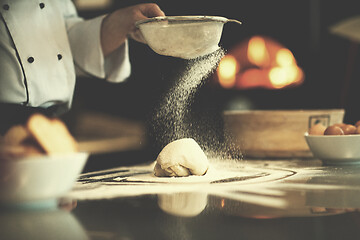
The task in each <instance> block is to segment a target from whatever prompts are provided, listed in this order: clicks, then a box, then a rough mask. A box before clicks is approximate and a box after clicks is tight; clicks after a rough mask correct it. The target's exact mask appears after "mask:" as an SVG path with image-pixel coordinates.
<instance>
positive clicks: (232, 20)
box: [227, 19, 242, 24]
mask: <svg viewBox="0 0 360 240" xmlns="http://www.w3.org/2000/svg"><path fill="white" fill-rule="evenodd" d="M227 22H233V23H238V24H242V22H240V21H239V20H236V19H228V20H227Z"/></svg>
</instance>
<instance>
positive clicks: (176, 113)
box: [152, 48, 225, 153]
mask: <svg viewBox="0 0 360 240" xmlns="http://www.w3.org/2000/svg"><path fill="white" fill-rule="evenodd" d="M224 55H225V51H224V49H222V48H219V49H218V50H216V51H215V52H213V53H211V54H209V55H206V56H204V57H199V58H196V59H192V60H189V61H188V62H187V65H186V67H185V70H184V71H183V72H182V74H181V75H180V76H179V77H178V78H177V79H175V81H174V83H173V85H172V86H171V87H170V89H169V90H168V92H167V93H166V94H165V95H164V97H163V99H161V101H160V105H159V106H158V108H157V109H156V111H155V115H154V116H153V119H152V120H153V123H152V127H153V131H154V133H155V136H154V137H155V140H156V142H157V144H159V145H160V146H161V147H164V146H165V145H167V144H168V143H170V142H172V141H175V140H177V139H183V138H193V139H194V140H195V141H196V142H197V143H199V145H200V146H201V147H202V148H203V149H204V151H206V152H207V153H210V152H214V151H215V152H219V151H218V150H219V148H220V145H221V144H220V143H214V141H213V139H214V136H213V134H214V132H213V131H212V130H213V129H212V128H213V126H206V125H207V122H201V123H200V124H199V123H197V124H195V121H194V117H193V115H192V112H191V105H192V103H193V101H194V97H195V94H196V92H197V91H198V89H199V88H200V87H201V86H202V85H203V84H204V83H205V82H206V79H207V78H208V77H209V76H210V74H212V73H213V72H214V70H215V69H216V67H217V66H218V64H219V62H220V60H221V59H222V57H223V56H224ZM204 129H205V130H204ZM215 145H217V146H215Z"/></svg>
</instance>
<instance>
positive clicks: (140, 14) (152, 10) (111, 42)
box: [101, 3, 165, 56]
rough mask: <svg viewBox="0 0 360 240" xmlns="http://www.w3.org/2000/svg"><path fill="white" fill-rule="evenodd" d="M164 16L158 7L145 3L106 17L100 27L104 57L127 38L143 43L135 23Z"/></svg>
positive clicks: (119, 10) (117, 11)
mask: <svg viewBox="0 0 360 240" xmlns="http://www.w3.org/2000/svg"><path fill="white" fill-rule="evenodd" d="M158 16H165V14H164V12H163V11H162V10H161V9H160V7H159V6H158V5H156V4H154V3H145V4H138V5H134V6H130V7H127V8H122V9H118V10H116V11H115V12H113V13H111V14H109V15H107V16H106V17H105V18H104V20H103V22H102V25H101V47H102V50H103V54H104V56H107V55H109V54H110V53H112V52H113V51H114V50H115V49H117V48H118V47H120V46H121V45H122V44H123V43H124V42H125V40H126V39H127V37H128V36H130V37H131V38H133V39H135V40H136V41H139V42H143V43H145V41H144V39H143V37H142V35H141V33H140V32H139V30H138V29H137V28H136V27H135V22H137V21H139V20H142V19H147V18H149V17H158Z"/></svg>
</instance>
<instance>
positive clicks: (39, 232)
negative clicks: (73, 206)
mask: <svg viewBox="0 0 360 240" xmlns="http://www.w3.org/2000/svg"><path fill="white" fill-rule="evenodd" d="M0 239H16V240H22V239H24V240H32V239H37V240H40V239H44V240H45V239H46V240H48V239H53V240H57V239H59V240H60V239H61V240H63V239H79V240H86V239H89V238H88V236H87V234H86V232H85V230H84V229H83V227H82V226H81V224H80V223H79V221H78V220H77V219H76V218H75V217H74V216H73V215H72V214H71V213H69V212H67V211H63V210H58V209H56V210H50V211H40V210H39V211H36V210H34V211H31V210H28V211H18V210H8V211H5V210H4V209H2V211H1V213H0Z"/></svg>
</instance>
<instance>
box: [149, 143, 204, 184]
mask: <svg viewBox="0 0 360 240" xmlns="http://www.w3.org/2000/svg"><path fill="white" fill-rule="evenodd" d="M208 168H209V161H208V159H207V157H206V155H205V153H204V152H203V150H202V149H201V147H200V146H199V145H198V144H197V143H196V142H195V141H194V139H192V138H183V139H179V140H175V141H173V142H171V143H169V144H168V145H166V146H165V147H164V148H163V150H162V151H161V152H160V154H159V156H158V157H157V159H156V164H155V167H154V174H155V176H157V177H167V176H169V177H174V176H176V177H186V176H189V175H198V176H202V175H204V174H205V173H206V172H207V170H208Z"/></svg>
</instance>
